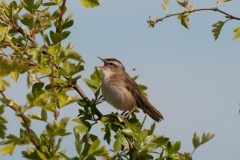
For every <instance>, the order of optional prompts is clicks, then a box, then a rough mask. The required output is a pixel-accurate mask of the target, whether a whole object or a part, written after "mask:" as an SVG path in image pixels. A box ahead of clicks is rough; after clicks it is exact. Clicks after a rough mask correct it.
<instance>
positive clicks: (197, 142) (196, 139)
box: [192, 132, 201, 149]
mask: <svg viewBox="0 0 240 160" xmlns="http://www.w3.org/2000/svg"><path fill="white" fill-rule="evenodd" d="M192 143H193V147H194V148H195V149H196V148H197V147H198V146H199V145H201V144H200V140H199V136H198V134H197V132H194V134H193V139H192Z"/></svg>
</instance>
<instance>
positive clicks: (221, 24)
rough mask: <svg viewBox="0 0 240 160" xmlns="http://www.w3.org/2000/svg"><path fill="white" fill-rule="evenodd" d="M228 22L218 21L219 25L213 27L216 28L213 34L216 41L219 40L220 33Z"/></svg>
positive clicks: (215, 24)
mask: <svg viewBox="0 0 240 160" xmlns="http://www.w3.org/2000/svg"><path fill="white" fill-rule="evenodd" d="M227 21H228V20H226V21H225V22H222V21H218V22H217V23H214V24H213V25H212V26H213V27H214V28H213V30H212V32H213V36H214V38H215V40H217V39H218V36H219V35H220V32H221V30H222V27H223V25H224V24H225V23H226V22H227Z"/></svg>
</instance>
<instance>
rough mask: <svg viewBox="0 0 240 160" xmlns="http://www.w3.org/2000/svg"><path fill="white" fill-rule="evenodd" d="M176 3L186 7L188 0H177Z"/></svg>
mask: <svg viewBox="0 0 240 160" xmlns="http://www.w3.org/2000/svg"><path fill="white" fill-rule="evenodd" d="M177 3H178V4H179V5H180V6H182V7H187V5H188V0H184V1H183V2H180V1H178V0H177Z"/></svg>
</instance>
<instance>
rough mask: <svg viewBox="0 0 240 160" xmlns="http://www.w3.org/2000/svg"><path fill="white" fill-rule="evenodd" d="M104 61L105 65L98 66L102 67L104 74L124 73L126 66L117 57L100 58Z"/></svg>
mask: <svg viewBox="0 0 240 160" xmlns="http://www.w3.org/2000/svg"><path fill="white" fill-rule="evenodd" d="M98 58H99V59H101V60H102V61H103V63H104V65H103V66H98V68H101V69H102V71H103V73H104V74H111V73H122V72H125V68H124V66H123V65H122V63H121V62H120V61H119V60H117V59H115V58H106V59H103V58H100V57H98Z"/></svg>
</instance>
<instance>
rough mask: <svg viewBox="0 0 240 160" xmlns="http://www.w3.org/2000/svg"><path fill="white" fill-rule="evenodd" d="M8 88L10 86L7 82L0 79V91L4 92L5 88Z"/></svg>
mask: <svg viewBox="0 0 240 160" xmlns="http://www.w3.org/2000/svg"><path fill="white" fill-rule="evenodd" d="M9 86H10V84H9V83H8V82H7V81H5V80H3V79H0V91H5V89H6V88H5V87H9Z"/></svg>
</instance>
